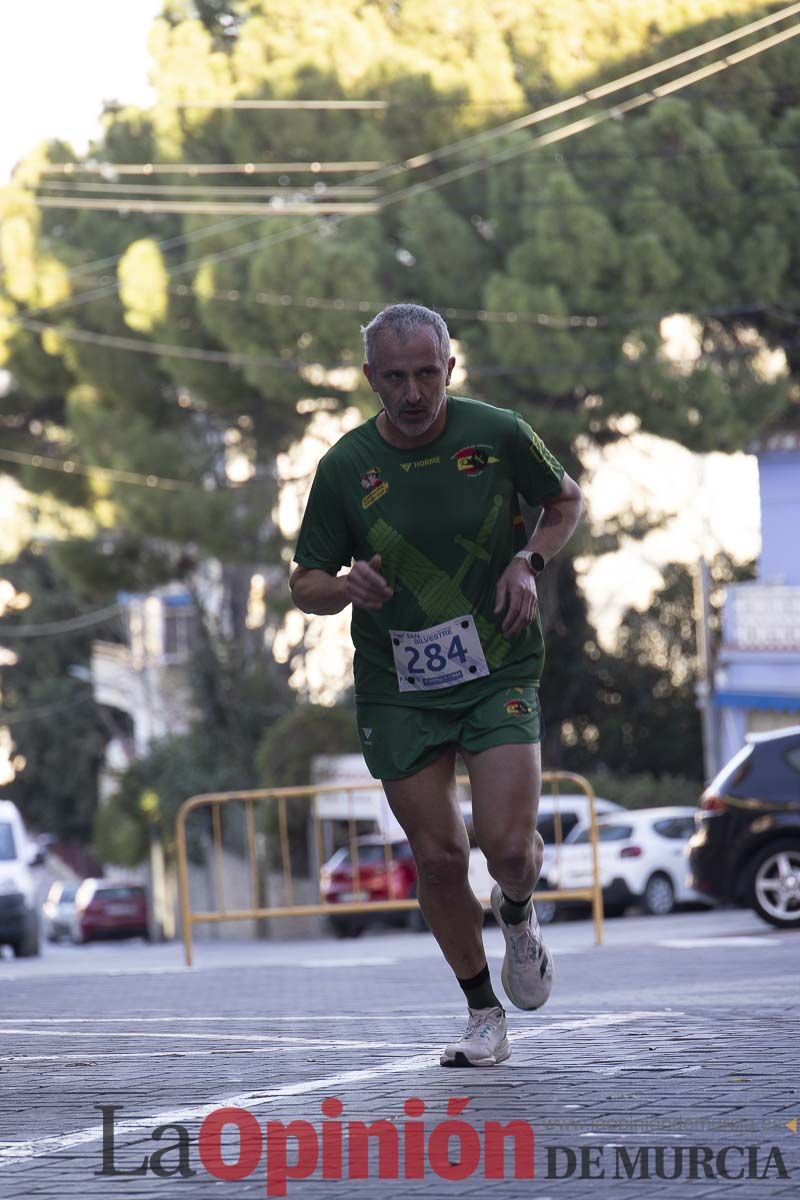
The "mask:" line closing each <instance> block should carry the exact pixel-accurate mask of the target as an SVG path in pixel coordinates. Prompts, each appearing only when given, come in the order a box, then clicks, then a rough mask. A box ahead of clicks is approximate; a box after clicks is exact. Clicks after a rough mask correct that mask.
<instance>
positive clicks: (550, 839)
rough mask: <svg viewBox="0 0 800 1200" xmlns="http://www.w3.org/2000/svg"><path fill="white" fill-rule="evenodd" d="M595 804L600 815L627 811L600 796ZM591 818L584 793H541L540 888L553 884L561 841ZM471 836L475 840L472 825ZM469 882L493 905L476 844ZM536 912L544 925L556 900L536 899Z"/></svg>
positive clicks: (484, 902)
mask: <svg viewBox="0 0 800 1200" xmlns="http://www.w3.org/2000/svg"><path fill="white" fill-rule="evenodd" d="M594 806H595V813H596V814H597V816H598V818H599V817H600V816H601V815H608V814H613V813H616V812H624V811H625V810H624V809H623V808H622V807H621V806H620V805H619V804H614V802H613V801H611V800H603V799H602V798H601V797H599V796H598V797H597V798H596V800H595V802H594ZM588 819H589V800H588V798H587V797H586V796H585V795H584V794H583V792H568V793H564V794H562V795H559V796H553V795H552V794H551V793H549V792H544V793H543V794H542V797H541V799H540V801H539V813H538V816H537V818H536V828H537V830H538V831H539V833H540V834H541V835H542V841H543V842H544V859H543V861H542V871H541V874H540V876H539V882H538V884H537V887H538V888H540V889H544V888H548V887H551V886H552V880H553V877H554V873H555V870H556V866H557V863H558V861H559V858H560V855H561V853H562V851H563V844H562V843H565V842H566V840H567V837H568V835H569V834H570V833H571V831H572V830H573V829H575V828H576V826H579V825H582V824H583V823H584V822H586V821H588ZM468 824H469V823H468ZM559 826H560V828H559ZM470 838H471V841H473V842H474V837H473V835H472V832H471V827H470ZM469 883H470V887H471V888H472V890H473V892H474V893H475V895H476V896H477V897H478V899H479V900H480V902H481V904H482V905H483V907H484V908H486V909H488V908H490V907H491V906H490V903H489V897H490V896H491V894H492V888H493V887H494V880H493V879H492V877H491V875H490V874H489V867H488V864H487V862H486V859H485V857H484V855H483V851H482V850H480V849H478V848H477V846H474V847H473V849H471V850H470V852H469ZM536 912H537V914H538V917H539V920H540V921H541V922H542V923H543V924H544V923H546V922H548V921H551V920H552V919H553V916H554V914H555V908H554V906H553V902H552V901H549V900H546V901H543V902H540V901H537V903H536Z"/></svg>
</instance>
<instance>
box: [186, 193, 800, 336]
mask: <svg viewBox="0 0 800 1200" xmlns="http://www.w3.org/2000/svg"><path fill="white" fill-rule="evenodd" d="M798 190H799V191H800V188H799V189H798ZM168 291H170V292H174V293H175V294H176V295H178V296H190V295H192V294H193V292H192V288H191V287H189V286H188V284H185V283H178V284H173V285H172V286H170V287H169V288H168ZM202 299H203V301H204V302H205V301H206V300H219V301H223V302H226V303H242V302H249V303H255V304H263V305H267V306H270V307H273V306H274V307H276V308H307V309H319V310H323V311H325V310H328V311H334V312H357V313H377V312H380V311H381V309H382V308H385V307H386V305H387V304H389V303H390V301H389V300H343V299H339V298H336V299H331V298H329V297H325V296H292V295H290V294H288V293H285V292H241V291H239V290H237V289H229V290H228V291H208V292H206V291H204V292H203V297H202ZM772 310H773V306H772V305H770V304H767V303H764V302H762V301H756V302H754V301H743V302H742V303H741V304H728V305H725V306H720V307H716V308H707V309H696V308H675V307H673V308H670V309H667V310H664V309H661V310H659V311H653V310H652V309H648V310H643V311H640V312H617V313H566V314H564V313H545V312H526V311H524V310H523V311H518V310H515V309H488V308H458V307H455V306H453V305H449V304H443V305H439V306H438V307H437V312H439V313H441V315H442V316H443V317H450V318H452V319H457V320H470V321H480V322H496V323H497V324H507V325H516V324H519V325H540V326H543V327H544V328H550V329H555V330H558V331H562V330H578V329H606V328H608V327H613V326H615V325H623V326H625V325H637V324H641V323H642V322H652V321H662V320H664V318H666V317H672V316H674V315H675V314H676V312H679V313H681V315H683V316H687V317H694V318H696V319H698V320H702V319H703V318H717V319H719V318H724V317H738V316H747V315H757V314H760V313H766V312H770V311H772ZM777 311H778V310H775V312H776V313H777Z"/></svg>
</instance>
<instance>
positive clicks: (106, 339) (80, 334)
mask: <svg viewBox="0 0 800 1200" xmlns="http://www.w3.org/2000/svg"><path fill="white" fill-rule="evenodd" d="M9 319H10V320H13V321H15V322H16V323H17V324H18V325H21V326H22V327H23V328H25V329H30V330H32V331H33V332H44V331H52V332H53V333H57V334H58V335H59V336H60V337H63V338H65V339H66V340H67V341H75V342H84V343H87V344H90V345H96V346H106V347H108V348H110V349H112V350H123V351H130V352H131V353H134V354H146V355H151V356H153V357H159V358H178V359H181V358H183V359H191V360H193V361H196V362H213V363H220V364H223V365H228V366H233V367H264V368H268V369H274V370H280V371H316V370H322V371H325V372H332V371H341V370H342V369H343V368H346V367H348V366H351V367H352V368H353V369H356V364H355V363H352V364H348V363H336V364H333V365H325V364H322V363H314V362H302V361H300V360H298V359H287V358H267V357H262V356H261V355H256V354H237V353H231V352H229V351H227V350H208V349H205V348H203V347H199V346H182V345H180V344H179V343H173V342H150V341H145V340H143V339H139V338H128V337H118V336H117V335H115V334H109V333H100V332H98V331H96V330H88V329H74V328H71V327H70V326H68V325H47V324H45V323H44V322H43V321H33V320H29V319H28V318H27V317H12V318H9ZM797 341H798V342H800V339H797ZM784 345H786V346H791V345H794V342H788V343H784ZM760 349H761V347H759V346H747V347H744V348H741V349H737V350H720V351H713V352H711V353H708V354H702V355H701V356H700V357H702V358H703V360H723V359H734V358H746V357H749V356H750V355H755V354H757V353H758V352H759V350H760ZM697 357H698V356H697V355H684V356H683V357H677V358H670V359H669V360H667V361H668V363H679V362H694V361H695V359H696V358H697ZM654 362H655V360H654V359H652V358H646V359H644V358H643V359H626V358H621V359H619V360H617V361H616V362H602V363H601V362H582V363H581V364H580V366H581V368H582V369H587V370H588V369H598V370H605V369H607V368H612V369H614V370H616V369H617V368H618V367H633V368H641V367H643V366H652V365H654ZM563 365H564V364H563V360H561V359H558V360H553V361H545V362H542V361H539V362H537V363H532V364H531V365H530V366H529V367H528V366H512V367H503V366H500V365H498V364H496V363H469V364H468V369H469V372H470V374H471V375H493V374H501V375H502V374H510V375H517V374H528V373H531V372H534V373H535V372H537V371H539V370H542V369H545V368H550V369H552V368H555V367H563ZM6 453H8V452H6Z"/></svg>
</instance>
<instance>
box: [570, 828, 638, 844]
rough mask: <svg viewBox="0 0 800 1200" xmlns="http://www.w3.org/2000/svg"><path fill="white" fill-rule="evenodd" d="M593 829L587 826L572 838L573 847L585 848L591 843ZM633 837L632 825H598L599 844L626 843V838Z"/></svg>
mask: <svg viewBox="0 0 800 1200" xmlns="http://www.w3.org/2000/svg"><path fill="white" fill-rule="evenodd" d="M591 832H592V831H591V829H590V828H589V826H588V825H587V827H586V828H585V829H582V830H581V831H580V833H577V834H576V835H575V837H573V838H570V844H571V845H573V846H585V845H586V843H587V842H588V841H589V837H590V834H591ZM632 835H633V826H632V825H598V826H597V840H598V842H624V841H625V839H626V838H629V837H631V836H632Z"/></svg>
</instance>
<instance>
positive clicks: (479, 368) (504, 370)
mask: <svg viewBox="0 0 800 1200" xmlns="http://www.w3.org/2000/svg"><path fill="white" fill-rule="evenodd" d="M10 319H11V320H14V321H15V322H16V324H18V325H21V326H22V327H23V328H25V329H30V330H32V331H33V332H44V331H51V330H52V331H53V332H54V333H57V334H58V335H59V336H60V337H63V338H65V339H67V340H68V341H76V342H83V343H87V344H91V345H96V346H107V347H109V348H110V349H112V350H124V351H130V352H132V353H135V354H147V355H153V356H157V357H163V358H185V359H191V360H194V361H197V362H213V363H222V364H227V365H230V366H235V367H242V366H249V367H265V368H272V369H275V370H281V371H314V370H320V369H321V370H323V371H326V372H332V371H340V370H342V369H343V368H346V367H348V365H351V364H347V363H337V364H335V365H333V366H324V365H323V364H320V363H313V362H302V361H300V360H298V359H289V358H266V357H262V356H260V355H255V354H237V353H231V352H229V351H227V350H207V349H204V348H203V347H199V346H183V345H180V344H179V343H172V342H149V341H144V340H143V339H138V338H128V337H118V336H117V335H115V334H109V333H100V332H98V331H96V330H88V329H73V328H71V327H70V326H68V325H47V324H45V323H44V322H43V321H32V320H28V319H27V318H26V317H19V318H16V317H15V318H10ZM798 341H800V339H798ZM793 344H794V343H793V342H788V343H783V346H791V345H793ZM783 346H782V347H779V348H783ZM765 348H767V349H771V347H762V346H748V347H746V348H744V349H738V350H730V351H728V350H719V351H712V352H710V353H708V354H701V355H694V354H692V355H686V356H683V357H679V358H670V359H669V360H666V364H665V365H669V363H678V362H694V361H695V360H696V359H697V358H702V359H703V360H704V361H705V360H710V359H727V358H739V357H748V356H749V355H753V354H757V353H759V351H760V350H762V349H765ZM652 365H657V364H655V363H654V361H653V360H652V359H646V360H643V359H627V360H626V359H622V360H620V361H619V362H602V363H601V362H583V363H581V364H580V369H581V370H589V369H598V370H604V369H607V368H611V369H614V370H616V369H617V368H618V367H621V366H623V367H639V368H641V367H643V366H652ZM563 366H564V363H563V360H562V359H554V360H552V361H539V362H537V363H535V364H531V366H529V367H523V366H514V367H501V366H498V365H497V364H495V363H469V364H468V370H469V373H470V374H472V375H478V374H480V375H486V374H500V375H502V374H509V375H518V374H520V373H522V374H528V373H531V372H534V373H535V372H537V371H539V370H542V369H544V368H550V369H553V368H557V367H562V368H563ZM351 369H353V370H355V369H356V367H355V364H352V365H351Z"/></svg>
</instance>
